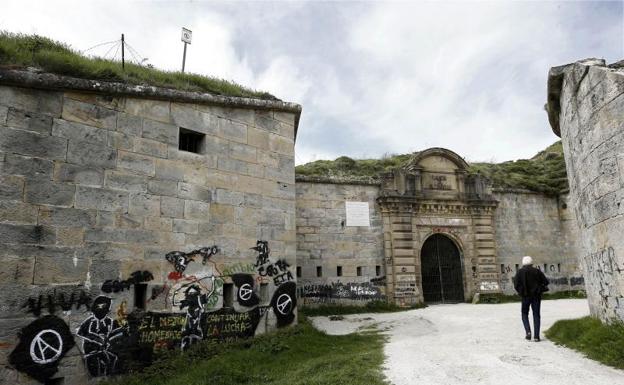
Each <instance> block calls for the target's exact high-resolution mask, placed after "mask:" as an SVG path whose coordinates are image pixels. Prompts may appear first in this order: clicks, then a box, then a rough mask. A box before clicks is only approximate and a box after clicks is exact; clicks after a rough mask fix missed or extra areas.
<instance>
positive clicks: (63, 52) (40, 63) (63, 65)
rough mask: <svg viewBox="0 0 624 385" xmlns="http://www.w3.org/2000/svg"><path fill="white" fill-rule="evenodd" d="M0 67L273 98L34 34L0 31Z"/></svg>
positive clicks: (212, 92) (213, 79)
mask: <svg viewBox="0 0 624 385" xmlns="http://www.w3.org/2000/svg"><path fill="white" fill-rule="evenodd" d="M0 66H1V67H5V68H7V67H8V68H26V67H36V68H40V69H42V70H43V71H46V72H51V73H55V74H58V75H67V76H73V77H77V78H84V79H93V80H103V81H114V82H122V83H128V84H139V85H151V86H158V87H167V88H175V89H180V90H186V91H200V92H207V93H211V94H216V95H225V96H239V97H249V98H256V99H269V100H275V99H276V98H275V97H274V96H272V95H270V94H268V93H265V92H259V91H254V90H251V89H248V88H245V87H242V86H240V85H238V84H236V83H234V82H230V81H227V80H222V79H217V78H213V77H207V76H201V75H196V74H189V73H181V72H168V71H161V70H157V69H154V68H149V67H146V66H141V65H137V64H132V63H128V62H126V64H125V70H122V68H121V63H120V62H116V61H111V60H104V59H100V58H87V57H85V56H82V55H81V54H80V53H78V52H77V51H75V50H73V49H71V48H70V47H69V46H67V45H66V44H63V43H60V42H57V41H54V40H51V39H48V38H46V37H42V36H37V35H23V34H14V33H10V32H6V31H0Z"/></svg>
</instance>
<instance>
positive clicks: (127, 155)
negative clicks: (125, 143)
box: [117, 151, 156, 175]
mask: <svg viewBox="0 0 624 385" xmlns="http://www.w3.org/2000/svg"><path fill="white" fill-rule="evenodd" d="M117 164H118V166H119V168H123V169H126V170H131V171H135V172H138V173H141V174H145V175H154V173H155V170H156V169H155V163H154V158H152V157H150V156H146V155H140V154H135V153H132V152H126V151H119V155H118V157H117Z"/></svg>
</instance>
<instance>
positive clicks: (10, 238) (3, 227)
mask: <svg viewBox="0 0 624 385" xmlns="http://www.w3.org/2000/svg"><path fill="white" fill-rule="evenodd" d="M55 240H56V235H55V233H54V230H53V229H52V228H50V227H46V226H32V225H13V224H6V223H0V243H26V244H41V245H49V244H54V242H55Z"/></svg>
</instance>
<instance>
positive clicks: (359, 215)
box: [345, 202, 370, 227]
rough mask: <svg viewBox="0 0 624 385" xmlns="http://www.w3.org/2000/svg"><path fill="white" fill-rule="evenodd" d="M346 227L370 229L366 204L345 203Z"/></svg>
mask: <svg viewBox="0 0 624 385" xmlns="http://www.w3.org/2000/svg"><path fill="white" fill-rule="evenodd" d="M345 210H346V212H347V224H346V225H347V226H365V227H370V216H369V209H368V202H345Z"/></svg>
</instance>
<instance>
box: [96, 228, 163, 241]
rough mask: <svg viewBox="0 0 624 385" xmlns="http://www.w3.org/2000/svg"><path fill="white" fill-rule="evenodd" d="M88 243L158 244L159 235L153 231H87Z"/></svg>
mask: <svg viewBox="0 0 624 385" xmlns="http://www.w3.org/2000/svg"><path fill="white" fill-rule="evenodd" d="M85 241H87V242H115V243H129V244H132V243H137V244H145V243H156V242H158V234H156V233H154V232H153V231H146V230H140V229H99V230H87V231H86V233H85Z"/></svg>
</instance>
